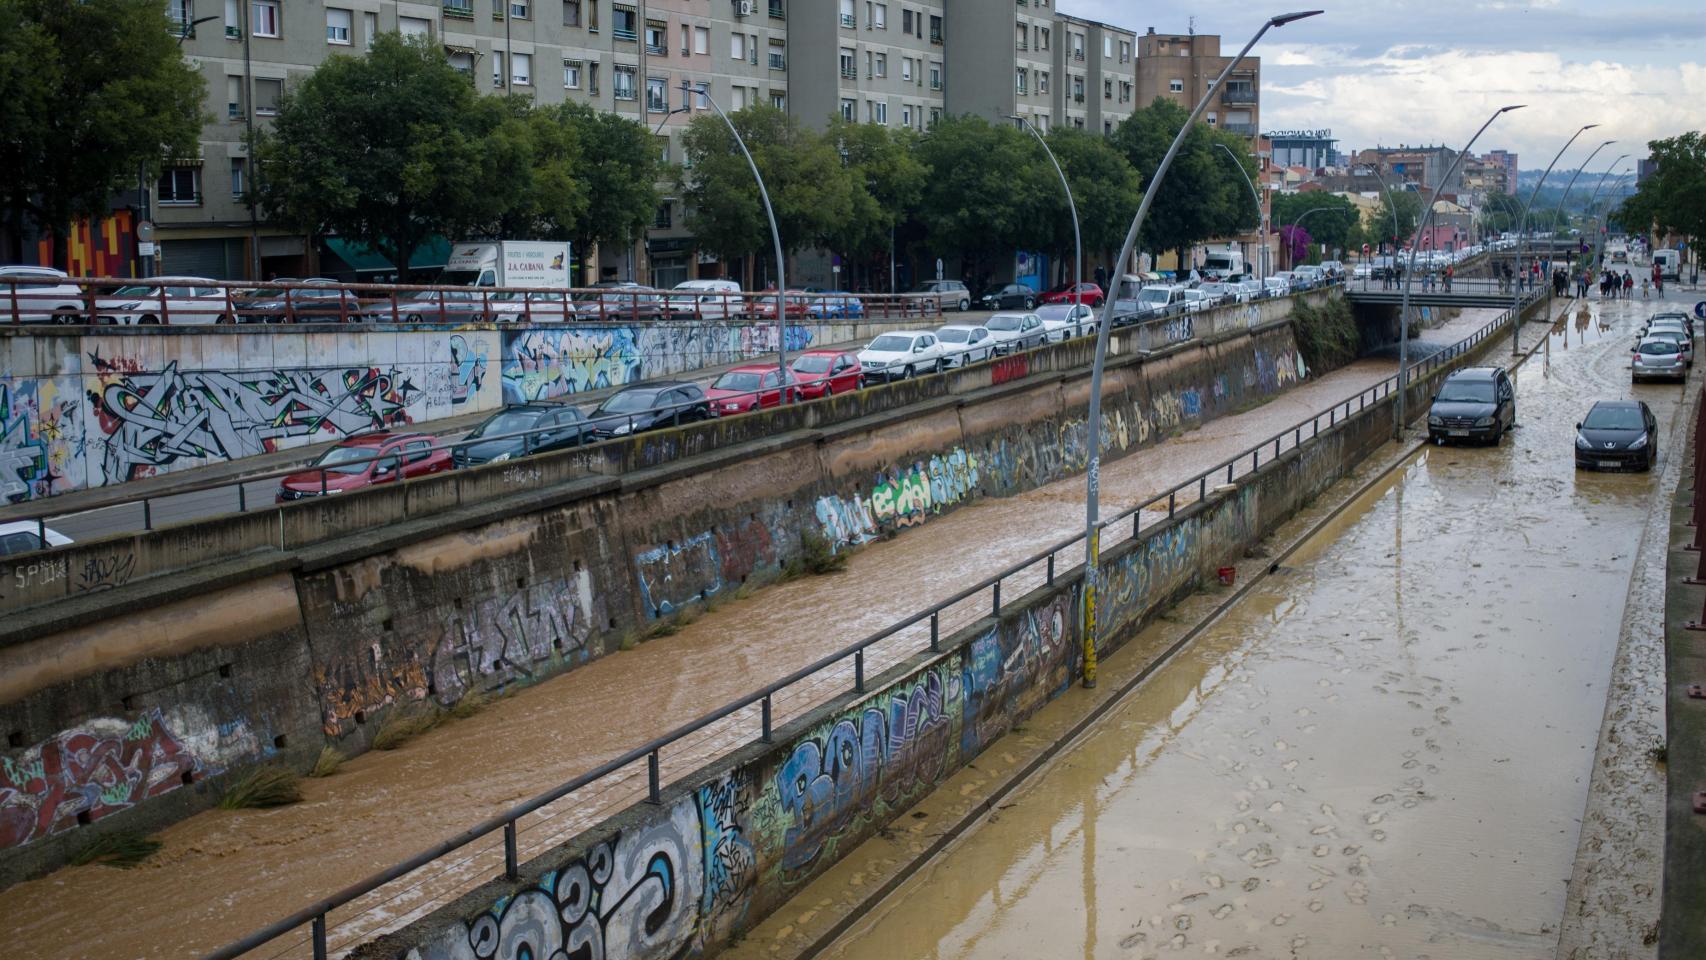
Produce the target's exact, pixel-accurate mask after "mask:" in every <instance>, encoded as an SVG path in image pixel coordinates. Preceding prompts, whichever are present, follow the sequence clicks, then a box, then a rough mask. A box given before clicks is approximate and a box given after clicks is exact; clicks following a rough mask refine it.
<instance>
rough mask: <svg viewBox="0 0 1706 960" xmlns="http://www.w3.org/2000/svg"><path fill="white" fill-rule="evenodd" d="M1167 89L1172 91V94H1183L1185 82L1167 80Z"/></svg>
mask: <svg viewBox="0 0 1706 960" xmlns="http://www.w3.org/2000/svg"><path fill="white" fill-rule="evenodd" d="M1167 89H1168V90H1170V91H1172V92H1173V93H1184V92H1185V81H1183V80H1169V81H1167Z"/></svg>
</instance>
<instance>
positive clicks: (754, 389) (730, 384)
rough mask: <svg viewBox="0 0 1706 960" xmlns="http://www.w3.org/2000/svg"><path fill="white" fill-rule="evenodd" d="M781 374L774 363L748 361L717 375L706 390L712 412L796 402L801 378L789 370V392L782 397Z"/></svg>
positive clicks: (724, 414)
mask: <svg viewBox="0 0 1706 960" xmlns="http://www.w3.org/2000/svg"><path fill="white" fill-rule="evenodd" d="M781 378H782V371H780V370H778V369H776V365H775V364H774V363H769V364H765V363H749V364H747V365H746V366H743V367H735V368H734V369H733V370H730V371H728V372H727V373H725V374H723V375H722V376H720V377H718V378H717V382H716V383H713V384H711V387H710V389H708V390H706V391H705V399H707V400H709V401H711V413H712V415H714V416H718V417H727V416H732V415H733V414H737V413H747V412H749V411H752V410H757V409H758V408H760V407H777V406H781V405H782V404H783V403H793V402H794V400H795V398H796V397H797V396H799V394H798V392H797V391H798V387H799V381H797V380H795V379H794V377H793V375H792V374H789V376H788V385H787V396H786V397H783V395H782V394H783V391H782V390H781V389H778V384H779V383H780V382H781Z"/></svg>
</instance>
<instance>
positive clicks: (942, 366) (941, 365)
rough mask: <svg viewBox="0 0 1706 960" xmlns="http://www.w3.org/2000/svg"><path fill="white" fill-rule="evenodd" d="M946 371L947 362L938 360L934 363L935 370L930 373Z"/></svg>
mask: <svg viewBox="0 0 1706 960" xmlns="http://www.w3.org/2000/svg"><path fill="white" fill-rule="evenodd" d="M946 369H948V361H946V360H938V361H936V369H935V370H933V371H931V372H933V373H941V372H942V371H943V370H946Z"/></svg>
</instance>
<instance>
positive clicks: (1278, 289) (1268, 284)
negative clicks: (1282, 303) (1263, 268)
mask: <svg viewBox="0 0 1706 960" xmlns="http://www.w3.org/2000/svg"><path fill="white" fill-rule="evenodd" d="M1262 286H1263V287H1264V288H1266V289H1267V292H1268V296H1270V297H1283V296H1286V295H1287V294H1289V293H1291V279H1290V278H1289V277H1282V276H1280V275H1279V274H1274V275H1273V276H1271V277H1268V278H1267V279H1266V280H1263V281H1262Z"/></svg>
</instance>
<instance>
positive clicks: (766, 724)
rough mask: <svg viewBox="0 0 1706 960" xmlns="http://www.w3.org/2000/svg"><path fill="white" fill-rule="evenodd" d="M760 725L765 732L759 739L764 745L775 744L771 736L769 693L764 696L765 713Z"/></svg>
mask: <svg viewBox="0 0 1706 960" xmlns="http://www.w3.org/2000/svg"><path fill="white" fill-rule="evenodd" d="M759 723H760V729H761V730H762V731H763V732H761V733H760V734H759V735H758V739H759V740H760V741H761V742H763V743H772V742H774V741H773V740H772V739H771V736H770V694H768V693H767V694H765V695H764V712H763V714H762V719H761V720H760V721H759Z"/></svg>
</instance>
